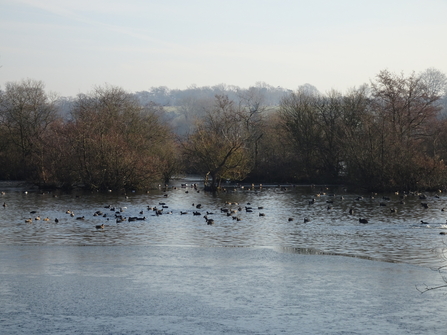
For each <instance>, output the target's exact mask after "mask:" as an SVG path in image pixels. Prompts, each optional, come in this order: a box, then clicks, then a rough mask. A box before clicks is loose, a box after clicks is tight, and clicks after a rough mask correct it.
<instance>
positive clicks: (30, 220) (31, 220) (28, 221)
mask: <svg viewBox="0 0 447 335" xmlns="http://www.w3.org/2000/svg"><path fill="white" fill-rule="evenodd" d="M25 222H26V223H33V219H31V218H29V219H26V220H25Z"/></svg>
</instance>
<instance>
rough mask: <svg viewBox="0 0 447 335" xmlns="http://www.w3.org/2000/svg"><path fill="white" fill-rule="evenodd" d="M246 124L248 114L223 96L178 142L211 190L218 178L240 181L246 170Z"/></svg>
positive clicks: (247, 158) (249, 134) (247, 150)
mask: <svg viewBox="0 0 447 335" xmlns="http://www.w3.org/2000/svg"><path fill="white" fill-rule="evenodd" d="M247 123H250V115H247V114H246V113H245V111H244V110H243V109H241V108H240V107H239V106H235V104H234V103H233V101H231V100H229V99H228V97H227V96H216V101H215V106H214V107H213V109H211V110H208V111H207V113H206V116H205V117H204V118H203V119H202V120H200V121H199V122H198V123H197V125H196V129H195V130H194V132H192V133H191V134H190V135H189V136H187V138H186V139H185V141H183V142H182V145H183V150H184V153H185V155H186V157H187V160H188V161H190V162H193V163H194V165H195V166H196V168H197V170H198V172H200V173H202V174H203V175H204V176H205V182H206V183H207V184H208V187H209V188H210V189H211V190H216V189H218V187H219V184H220V181H221V179H232V180H241V179H243V178H244V177H245V176H246V175H247V173H248V172H249V171H250V153H249V143H250V141H252V139H253V134H252V133H250V131H248V130H247V129H248V128H247Z"/></svg>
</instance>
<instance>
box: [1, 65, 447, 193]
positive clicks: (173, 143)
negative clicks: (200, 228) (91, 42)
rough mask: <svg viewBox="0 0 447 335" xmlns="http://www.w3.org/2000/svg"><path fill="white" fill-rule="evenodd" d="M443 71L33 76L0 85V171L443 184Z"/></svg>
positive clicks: (61, 181) (121, 179)
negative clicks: (138, 85)
mask: <svg viewBox="0 0 447 335" xmlns="http://www.w3.org/2000/svg"><path fill="white" fill-rule="evenodd" d="M446 96H447V79H446V76H445V75H444V74H443V73H441V72H439V71H437V70H435V69H428V70H426V71H424V72H422V73H419V74H416V73H412V74H410V75H404V74H395V73H391V72H389V71H386V70H384V71H381V72H380V73H379V74H378V75H377V76H376V77H375V78H374V80H372V81H371V82H370V83H369V84H365V85H363V86H361V87H358V88H353V89H351V90H349V91H348V92H345V93H341V92H337V91H335V90H333V91H330V92H326V93H324V94H323V93H320V92H318V91H317V90H316V88H315V87H313V86H311V85H308V84H307V85H304V86H301V87H299V88H298V89H297V90H295V91H290V90H286V89H282V88H273V87H271V86H269V85H266V84H262V83H259V84H257V85H256V86H254V87H250V88H248V89H241V88H238V87H234V86H225V85H218V86H215V87H205V88H197V87H191V88H188V89H187V90H183V91H182V90H169V89H167V88H164V87H159V88H152V89H151V90H150V91H145V92H136V93H129V92H126V91H125V90H123V89H122V88H119V87H114V86H107V85H106V86H104V87H97V88H95V89H93V90H92V91H91V92H89V93H85V94H79V95H78V96H77V97H74V98H62V97H57V96H55V95H53V94H51V93H48V92H46V91H45V86H44V83H42V82H41V81H36V80H31V79H27V80H22V81H20V82H10V83H7V84H6V85H5V87H4V88H3V90H2V91H0V130H1V131H0V158H1V164H0V179H3V180H27V181H30V182H33V183H35V184H36V185H39V186H41V187H62V188H73V187H84V188H87V189H92V190H109V189H116V190H118V189H147V188H150V187H151V186H152V185H153V183H158V182H162V183H168V182H169V180H170V178H172V177H173V176H178V175H182V174H185V173H195V174H200V175H202V176H203V178H204V180H205V181H206V185H207V187H208V188H209V189H211V190H216V189H218V188H219V187H220V185H221V183H222V181H227V180H229V181H237V182H250V183H251V182H255V183H268V182H270V183H315V184H317V183H318V184H346V185H353V186H357V187H361V188H364V189H366V190H375V191H387V190H393V191H396V190H402V191H404V190H427V189H439V188H441V189H443V188H445V186H446V184H447V169H446V163H445V161H446V159H447V124H446V120H447V119H446V112H447V98H446Z"/></svg>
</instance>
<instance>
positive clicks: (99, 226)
mask: <svg viewBox="0 0 447 335" xmlns="http://www.w3.org/2000/svg"><path fill="white" fill-rule="evenodd" d="M95 227H96V229H104V223H103V224H101V225H97V226H95Z"/></svg>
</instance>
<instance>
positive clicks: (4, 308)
mask: <svg viewBox="0 0 447 335" xmlns="http://www.w3.org/2000/svg"><path fill="white" fill-rule="evenodd" d="M313 192H314V191H313V190H312V191H308V190H304V189H303V190H293V191H288V190H284V189H278V190H276V191H275V190H273V189H270V190H262V191H258V192H250V191H237V192H234V193H231V194H230V193H225V194H220V195H217V196H215V195H214V196H213V195H209V194H204V193H203V192H202V193H193V192H192V191H190V192H189V193H186V192H185V190H184V189H177V190H172V191H169V194H168V197H165V194H166V192H163V191H160V192H158V193H157V192H154V193H151V194H149V195H148V194H131V195H129V196H128V197H127V198H125V197H123V196H122V195H113V194H112V195H110V194H108V195H82V197H78V196H77V195H74V194H72V195H67V194H65V195H64V194H60V195H58V197H51V196H48V195H41V194H40V195H38V194H30V193H28V194H24V193H23V190H21V189H14V188H12V189H10V190H8V192H6V194H5V195H3V199H2V200H3V201H4V202H6V203H7V204H8V206H7V207H5V208H3V211H2V214H3V215H2V217H1V218H0V260H1V261H0V334H74V333H77V334H445V333H446V326H447V325H446V320H445V316H446V315H447V303H446V295H445V294H444V293H445V291H442V290H434V291H429V292H426V293H424V294H421V293H419V291H418V290H417V289H416V286H419V287H421V288H423V287H424V284H427V285H429V286H436V285H442V284H443V283H444V282H443V281H442V277H441V275H440V274H439V273H437V272H436V271H433V270H431V269H430V267H431V266H439V265H443V264H444V263H443V259H442V258H440V255H442V248H443V246H444V244H443V242H444V239H443V236H442V235H439V232H440V231H442V230H443V229H445V224H444V222H445V219H444V218H443V217H442V215H443V213H442V211H441V208H442V206H443V203H444V201H445V200H446V199H445V198H443V197H444V196H440V197H438V196H436V197H435V196H433V197H432V198H429V200H428V201H431V207H430V209H428V210H427V211H423V209H421V208H420V207H421V206H420V201H419V200H418V199H417V198H415V199H407V201H406V204H405V205H401V207H399V211H398V212H397V214H396V213H393V214H390V212H389V208H388V210H387V211H385V210H384V209H383V208H382V207H383V206H379V205H378V203H376V202H375V201H374V199H368V200H362V201H359V200H356V198H355V197H356V196H357V195H350V194H344V195H343V200H342V201H341V200H338V197H337V196H334V197H332V198H329V197H327V196H326V197H319V198H318V199H317V200H316V203H315V204H313V205H312V206H310V205H309V204H308V203H307V202H308V199H309V198H310V197H312V196H313ZM328 199H334V201H333V203H331V204H332V206H333V207H332V208H331V209H330V210H329V209H328V208H327V204H328V202H326V201H327V200H328ZM162 201H163V202H166V204H167V205H168V209H166V211H168V210H169V211H172V212H173V213H172V214H166V212H165V214H163V215H161V216H158V217H157V216H154V215H153V214H152V213H151V212H149V211H148V210H147V208H146V206H149V205H158V204H159V203H160V202H162ZM198 201H199V202H200V203H201V204H202V207H203V208H202V209H201V211H202V215H203V214H205V213H206V211H209V212H211V211H212V212H213V213H214V214H210V215H212V216H213V218H214V220H215V224H214V225H212V226H209V225H206V223H205V220H204V219H203V217H202V216H200V217H199V216H197V217H195V216H193V215H192V211H193V210H197V209H196V207H195V206H194V207H192V203H195V204H197V202H198ZM225 201H227V202H234V201H238V202H239V203H241V204H244V205H243V206H245V205H246V204H247V203H248V202H250V203H252V204H253V205H251V206H252V207H253V209H254V212H252V213H247V212H245V211H241V212H239V214H238V215H239V216H240V217H241V218H242V220H241V221H236V220H233V219H231V218H229V217H227V215H226V214H225V213H224V212H220V208H222V207H228V206H230V205H228V204H225ZM110 203H113V204H114V205H116V206H117V207H118V206H119V207H126V208H125V210H124V213H126V215H127V216H133V215H135V216H138V215H139V212H140V211H141V210H143V211H144V214H143V215H146V216H147V217H146V220H142V221H138V222H126V223H116V222H115V220H114V217H113V216H111V217H110V218H109V220H108V221H107V219H106V218H103V217H97V216H95V217H94V216H93V213H94V212H95V211H96V210H98V209H101V210H103V211H105V209H104V207H105V205H106V204H110ZM395 204H397V199H396V200H395ZM260 205H262V207H263V208H262V209H258V207H261V206H260ZM418 205H419V206H418ZM396 206H397V205H396ZM351 207H354V208H355V209H356V211H358V212H360V213H361V215H364V216H367V217H368V218H369V219H370V221H372V223H371V224H368V225H362V224H359V223H358V216H355V217H354V218H352V217H351V216H349V215H348V214H347V211H348V209H349V208H351ZM69 208H70V209H73V210H75V211H76V213H77V215H84V216H85V219H84V220H76V218H70V216H69V215H66V214H65V211H66V209H69ZM34 209H35V210H36V211H37V212H38V213H36V214H35V215H38V214H40V215H41V216H42V217H46V216H48V217H51V219H52V221H51V222H42V220H40V221H34V222H33V223H32V224H28V223H25V222H24V219H25V218H27V217H29V216H30V213H29V212H30V211H31V210H34ZM180 211H187V212H188V214H187V215H181V214H180ZM260 211H262V212H263V213H264V214H265V216H263V217H260V216H259V215H258V212H260ZM55 217H58V218H59V223H57V224H55V223H54V222H53V220H54V218H55ZM288 217H294V221H291V222H289V221H288V220H287V218H288ZM303 217H309V219H310V222H308V223H304V222H303V221H302V218H303ZM112 218H113V219H112ZM421 220H425V221H430V223H429V224H427V223H424V224H421V223H420V221H421ZM102 222H104V223H105V224H106V227H105V229H104V230H96V229H95V228H94V227H95V225H96V224H98V223H102Z"/></svg>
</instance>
